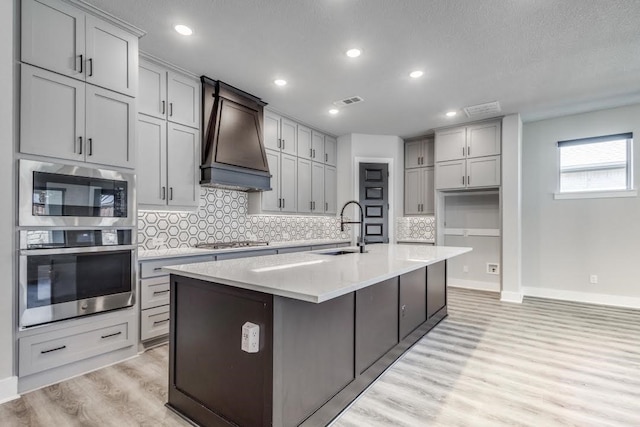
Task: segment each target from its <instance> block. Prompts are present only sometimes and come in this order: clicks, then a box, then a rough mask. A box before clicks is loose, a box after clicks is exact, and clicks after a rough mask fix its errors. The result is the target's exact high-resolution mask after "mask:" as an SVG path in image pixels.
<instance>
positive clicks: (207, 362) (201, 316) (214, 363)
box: [169, 276, 273, 426]
mask: <svg viewBox="0 0 640 427" xmlns="http://www.w3.org/2000/svg"><path fill="white" fill-rule="evenodd" d="M272 301H273V296H271V295H267V294H261V293H258V292H253V291H247V290H243V289H234V288H231V287H228V286H224V285H214V284H211V283H207V282H202V281H199V280H194V279H189V278H185V277H178V278H177V279H176V276H172V278H171V328H170V334H171V338H170V342H171V348H170V353H171V359H170V367H169V389H170V390H169V405H170V406H171V407H172V408H174V409H176V410H177V411H178V412H181V413H188V414H189V416H190V417H191V419H193V420H194V421H196V422H197V423H198V424H200V425H203V426H217V425H229V424H232V425H240V426H260V425H263V426H266V425H271V419H272V418H271V417H272V414H271V393H272V377H271V375H272V363H273V362H272V354H273V353H272V316H273V312H272V310H273V304H272ZM245 322H252V323H254V324H257V325H259V326H260V350H259V351H258V352H257V353H247V352H244V351H242V349H241V346H240V344H241V333H242V326H243V325H244V323H245ZM176 348H178V349H180V351H178V352H176V351H175V349H176ZM207 408H208V409H207ZM224 420H226V423H227V424H225V421H224Z"/></svg>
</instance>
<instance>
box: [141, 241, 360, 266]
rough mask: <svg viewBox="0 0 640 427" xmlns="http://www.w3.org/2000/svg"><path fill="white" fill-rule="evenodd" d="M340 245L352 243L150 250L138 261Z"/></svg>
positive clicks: (294, 242)
mask: <svg viewBox="0 0 640 427" xmlns="http://www.w3.org/2000/svg"><path fill="white" fill-rule="evenodd" d="M339 243H350V241H349V240H331V239H315V240H293V241H289V242H269V244H268V245H266V246H246V247H242V248H224V249H200V248H171V249H150V250H144V249H140V250H138V261H150V260H154V259H162V258H179V257H183V256H193V255H215V254H223V253H229V252H245V251H259V250H268V249H282V248H295V247H300V246H321V245H335V244H339Z"/></svg>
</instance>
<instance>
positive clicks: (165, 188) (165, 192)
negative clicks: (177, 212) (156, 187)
mask: <svg viewBox="0 0 640 427" xmlns="http://www.w3.org/2000/svg"><path fill="white" fill-rule="evenodd" d="M162 200H167V187H165V186H164V185H163V186H162Z"/></svg>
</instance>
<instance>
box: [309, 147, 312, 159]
mask: <svg viewBox="0 0 640 427" xmlns="http://www.w3.org/2000/svg"><path fill="white" fill-rule="evenodd" d="M309 157H311V158H313V149H311V148H309Z"/></svg>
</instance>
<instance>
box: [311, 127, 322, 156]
mask: <svg viewBox="0 0 640 427" xmlns="http://www.w3.org/2000/svg"><path fill="white" fill-rule="evenodd" d="M311 160H313V161H314V162H324V135H323V134H321V133H320V132H316V131H315V130H312V131H311Z"/></svg>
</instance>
